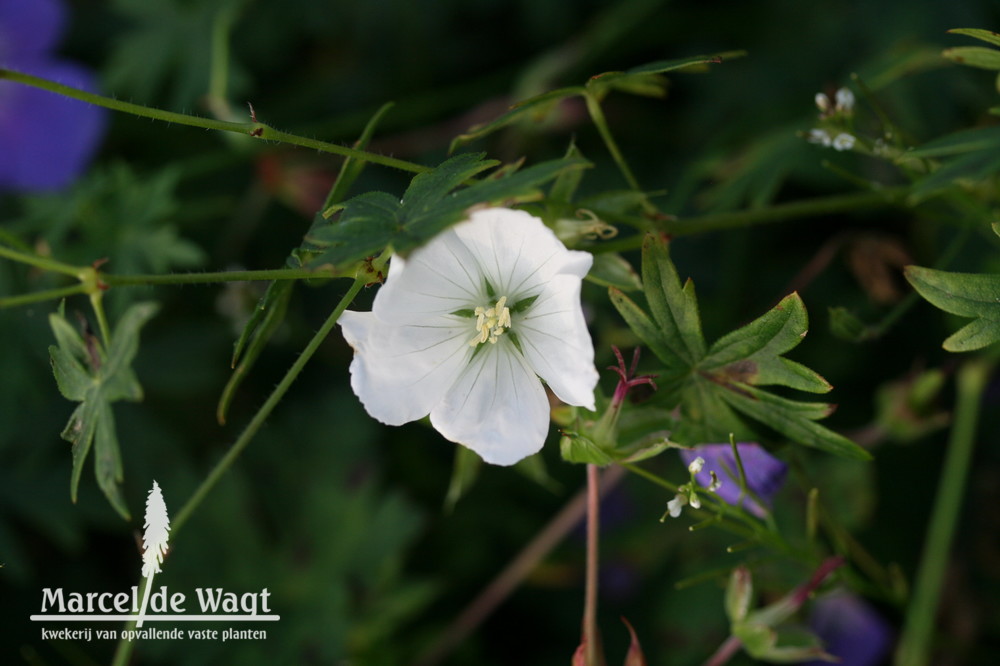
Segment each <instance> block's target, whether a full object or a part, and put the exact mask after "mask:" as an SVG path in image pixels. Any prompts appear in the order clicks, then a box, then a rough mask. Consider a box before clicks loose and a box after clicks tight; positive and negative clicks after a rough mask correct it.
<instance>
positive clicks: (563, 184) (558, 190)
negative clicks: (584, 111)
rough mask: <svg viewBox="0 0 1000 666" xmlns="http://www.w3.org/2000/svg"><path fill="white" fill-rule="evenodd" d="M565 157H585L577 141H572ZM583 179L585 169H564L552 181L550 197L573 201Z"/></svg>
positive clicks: (564, 201)
mask: <svg viewBox="0 0 1000 666" xmlns="http://www.w3.org/2000/svg"><path fill="white" fill-rule="evenodd" d="M564 157H566V158H567V159H578V160H582V159H585V158H584V156H583V153H582V152H580V149H579V148H577V147H576V143H575V142H571V143H570V144H569V148H568V149H567V150H566V154H565V155H564ZM582 180H583V171H582V170H581V169H574V170H571V171H564V172H563V173H561V174H559V175H558V176H557V177H556V179H555V180H554V181H552V187H551V188H550V189H549V199H550V200H552V201H559V202H563V203H567V204H568V203H571V202H572V201H573V197H574V196H575V195H576V190H577V188H578V187H580V181H582Z"/></svg>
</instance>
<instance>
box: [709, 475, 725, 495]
mask: <svg viewBox="0 0 1000 666" xmlns="http://www.w3.org/2000/svg"><path fill="white" fill-rule="evenodd" d="M709 474H710V475H711V476H712V482H711V483H709V484H708V488H706V490H708V492H710V493H714V492H715V491H716V490H718V489H719V488H721V487H722V480H721V479H720V478H719V475H718V474H716V473H715V470H711V471H710V472H709Z"/></svg>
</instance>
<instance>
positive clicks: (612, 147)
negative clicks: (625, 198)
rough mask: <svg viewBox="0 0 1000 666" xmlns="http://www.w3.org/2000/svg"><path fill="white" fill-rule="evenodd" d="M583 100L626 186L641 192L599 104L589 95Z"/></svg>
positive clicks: (585, 94)
mask: <svg viewBox="0 0 1000 666" xmlns="http://www.w3.org/2000/svg"><path fill="white" fill-rule="evenodd" d="M583 98H584V99H585V100H586V101H587V111H588V112H589V113H590V119H591V120H592V121H594V125H595V126H596V127H597V131H598V132H599V133H600V134H601V138H602V139H603V140H604V145H605V146H606V147H607V149H608V152H609V153H611V157H612V159H614V161H615V164H617V165H618V169H619V171H621V172H622V176H623V177H624V178H625V182H627V183H628V186H629V187H630V188H632V189H633V190H635V191H636V192H642V188H641V187H640V186H639V181H638V180H637V179H636V177H635V174H633V173H632V169H630V168H629V165H628V162H626V161H625V156H624V155H622V151H621V150H620V149H619V148H618V144H617V143H616V142H615V138H614V136H612V135H611V128H610V127H609V126H608V121H607V119H606V118H605V117H604V111H603V110H602V109H601V103H600V102H598V101H597V99H595V98H594V96H593V95H591V94H589V93H584V95H583Z"/></svg>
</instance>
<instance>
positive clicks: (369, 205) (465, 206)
mask: <svg viewBox="0 0 1000 666" xmlns="http://www.w3.org/2000/svg"><path fill="white" fill-rule="evenodd" d="M497 164H498V162H496V161H495V160H486V159H484V157H483V155H482V154H473V153H466V154H463V155H456V156H455V157H452V158H450V159H448V160H446V161H444V162H443V163H441V164H440V165H439V166H438V167H437V168H435V169H433V170H432V171H429V172H426V173H422V174H419V175H418V176H416V177H415V178H414V179H413V181H412V182H411V183H410V186H409V187H408V188H407V189H406V192H405V193H404V194H403V197H402V199H398V198H397V197H395V196H393V195H391V194H388V193H386V192H368V193H366V194H362V195H360V196H357V197H354V198H353V199H350V200H348V201H346V202H345V203H344V204H343V205H342V206H339V207H338V208H339V209H340V215H339V217H338V218H337V219H335V220H325V219H318V220H317V221H316V223H314V224H313V228H312V229H311V230H310V231H309V233H308V234H307V236H306V242H305V244H304V245H303V248H302V249H303V251H308V252H312V253H315V255H314V257H313V258H312V259H311V261H310V262H309V264H310V265H312V266H319V265H332V266H334V267H335V268H337V267H342V266H344V265H346V264H350V263H352V262H356V261H359V260H361V259H364V258H365V257H369V256H372V255H374V254H377V253H378V252H380V251H382V250H383V249H384V248H386V247H389V246H391V247H392V248H393V251H395V252H397V253H399V254H401V255H404V256H405V255H406V254H407V253H409V252H410V251H412V250H414V249H416V248H417V247H419V246H420V245H422V244H424V243H426V242H427V241H429V240H430V239H431V238H433V237H434V236H436V235H437V234H439V233H440V232H442V231H444V230H445V229H447V228H448V227H449V226H451V225H453V224H455V223H456V222H459V221H460V220H461V219H462V218H463V217H465V216H466V215H467V214H468V211H469V209H470V208H472V207H473V206H478V205H489V204H492V203H514V202H519V201H528V200H531V199H534V198H537V197H539V196H541V192H540V191H539V190H538V189H537V188H538V186H539V185H542V184H543V183H546V182H548V181H550V180H552V179H554V178H556V177H557V176H559V175H560V174H562V173H564V172H566V171H571V170H575V169H583V168H585V167H588V166H589V165H590V163H589V162H587V161H586V160H583V159H579V158H575V157H568V158H562V159H557V160H551V161H549V162H542V163H541V164H536V165H534V166H531V167H528V168H526V169H523V170H520V171H512V170H511V169H505V170H503V171H502V173H501V174H499V176H498V177H496V178H493V177H487V178H485V179H482V180H479V181H477V182H475V183H474V184H472V185H469V186H467V187H464V188H461V189H457V190H456V188H458V187H459V186H460V185H462V184H463V183H464V182H466V181H468V180H469V179H470V178H472V177H473V176H475V175H476V174H478V173H481V172H483V171H485V170H486V169H489V168H491V167H494V166H496V165H497Z"/></svg>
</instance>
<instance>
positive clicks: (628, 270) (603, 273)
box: [587, 252, 642, 291]
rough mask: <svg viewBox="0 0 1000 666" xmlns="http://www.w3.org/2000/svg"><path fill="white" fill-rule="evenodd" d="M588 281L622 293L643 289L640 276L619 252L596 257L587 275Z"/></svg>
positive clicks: (603, 253) (602, 253)
mask: <svg viewBox="0 0 1000 666" xmlns="http://www.w3.org/2000/svg"><path fill="white" fill-rule="evenodd" d="M587 279H588V280H590V281H591V282H594V283H596V284H599V285H602V286H604V287H616V288H618V289H620V290H622V291H635V290H637V289H642V281H641V280H640V279H639V274H638V273H636V272H635V269H634V268H632V264H630V263H628V261H626V260H625V258H624V257H622V256H621V255H620V254H618V253H617V252H601V253H600V254H595V255H594V265H593V266H591V267H590V272H589V273H587Z"/></svg>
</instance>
